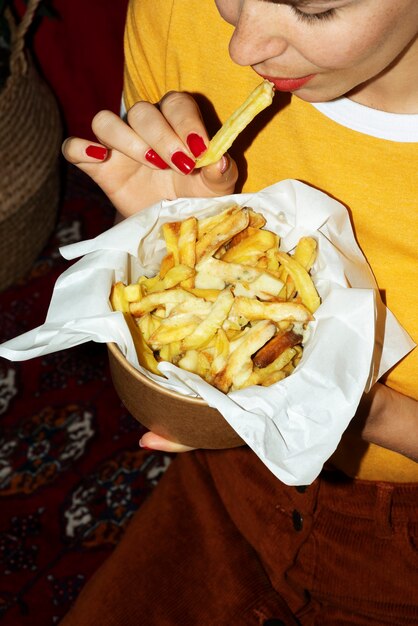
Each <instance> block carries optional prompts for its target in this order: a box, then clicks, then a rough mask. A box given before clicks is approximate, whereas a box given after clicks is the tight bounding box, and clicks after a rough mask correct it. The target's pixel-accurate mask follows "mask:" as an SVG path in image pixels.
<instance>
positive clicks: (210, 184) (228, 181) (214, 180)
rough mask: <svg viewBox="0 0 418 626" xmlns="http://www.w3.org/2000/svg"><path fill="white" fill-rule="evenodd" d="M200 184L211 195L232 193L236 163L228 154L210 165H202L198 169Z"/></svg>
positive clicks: (235, 177) (236, 175)
mask: <svg viewBox="0 0 418 626" xmlns="http://www.w3.org/2000/svg"><path fill="white" fill-rule="evenodd" d="M200 177H201V181H202V185H203V186H204V187H205V188H206V190H207V191H208V192H209V193H210V195H213V196H222V195H228V194H230V193H233V191H234V187H235V183H236V182H237V179H238V168H237V165H236V163H235V161H234V159H232V158H231V157H230V156H229V154H224V156H223V157H222V158H221V159H220V160H219V161H218V162H217V163H213V164H212V165H207V166H206V167H202V169H201V170H200Z"/></svg>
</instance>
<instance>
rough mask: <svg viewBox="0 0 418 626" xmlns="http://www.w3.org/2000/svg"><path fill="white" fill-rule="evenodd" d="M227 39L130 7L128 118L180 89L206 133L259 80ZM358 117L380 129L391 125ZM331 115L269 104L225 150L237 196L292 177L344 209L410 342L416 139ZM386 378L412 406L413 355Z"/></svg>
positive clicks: (338, 460) (381, 459)
mask: <svg viewBox="0 0 418 626" xmlns="http://www.w3.org/2000/svg"><path fill="white" fill-rule="evenodd" d="M232 32H233V29H232V26H230V25H229V24H227V23H226V22H224V21H223V20H222V18H221V17H220V16H219V14H218V12H217V9H216V6H215V2H214V0H188V1H187V2H185V0H131V3H130V7H129V9H128V16H127V25H126V32H125V81H124V99H125V104H126V107H127V109H129V108H130V107H131V106H132V105H133V104H134V103H135V102H136V101H137V100H149V101H151V102H158V101H159V100H160V99H161V97H162V96H163V95H164V94H165V93H166V92H167V91H170V90H179V91H188V92H190V93H192V94H193V95H194V96H195V97H196V99H197V101H198V103H199V105H200V107H201V110H202V113H203V118H204V120H205V123H206V125H207V128H208V131H209V134H213V133H214V132H215V131H216V130H217V129H218V128H219V126H220V124H221V122H223V121H224V120H225V119H226V118H227V117H228V116H229V115H230V114H231V112H233V111H234V110H235V109H236V108H237V107H238V106H239V105H240V104H241V103H242V102H243V101H244V99H245V98H246V97H247V96H248V94H249V92H250V91H251V90H252V89H253V88H254V87H255V86H256V85H257V84H258V83H259V82H260V77H259V76H257V75H256V74H255V72H254V71H253V70H251V69H250V68H248V67H239V66H237V65H235V64H234V63H233V62H232V61H231V59H230V58H229V55H228V43H229V39H230V37H231V35H232ZM345 104H347V105H348V106H349V107H350V106H354V107H359V106H360V105H355V103H350V101H348V100H346V101H345ZM342 107H343V110H344V101H343V102H342ZM361 109H362V110H363V113H364V114H366V117H367V116H368V115H369V114H370V115H372V114H373V115H374V117H373V118H372V121H373V120H374V119H375V117H376V116H377V118H378V122H379V123H380V122H382V124H383V126H385V125H389V126H390V125H391V122H392V121H393V122H394V123H395V122H399V118H400V117H401V116H393V115H392V116H391V115H390V114H383V113H381V112H373V111H372V110H371V109H366V107H361ZM337 113H338V115H339V114H340V109H338V110H337ZM338 115H337V116H336V119H331V118H330V116H329V114H328V113H326V114H324V111H323V110H322V109H321V107H320V106H318V107H316V106H313V105H312V104H310V103H306V102H304V101H302V100H300V99H299V98H297V97H294V96H293V97H290V96H289V95H287V94H276V96H275V98H274V103H273V105H272V106H271V107H269V108H268V109H267V110H266V111H264V112H263V113H261V114H260V115H259V116H258V117H257V118H256V119H255V120H254V121H253V122H252V123H251V124H250V126H249V127H248V128H247V129H246V130H245V131H244V132H243V133H242V135H240V137H239V138H238V139H237V141H236V142H235V143H234V145H233V147H232V148H231V150H230V153H231V155H232V156H233V157H234V158H235V160H236V161H237V163H238V166H239V170H240V173H241V175H240V179H239V181H238V185H237V188H236V190H237V191H238V192H240V191H244V192H251V191H257V190H259V189H262V188H263V187H266V186H268V185H271V184H273V183H275V182H277V181H279V180H284V179H287V178H294V179H298V180H301V181H303V182H306V183H308V184H310V185H313V186H314V187H317V188H319V189H321V190H322V191H324V192H326V193H328V194H329V195H331V196H333V197H334V198H336V199H337V200H339V201H340V202H342V203H343V204H344V205H345V206H346V207H347V208H348V210H349V212H350V216H351V218H352V222H353V225H354V230H355V234H356V237H357V240H358V242H359V244H360V247H361V248H362V251H363V253H364V254H365V256H366V258H367V259H368V261H369V263H370V265H371V267H372V269H373V272H374V274H375V277H376V280H377V283H378V285H379V288H380V291H381V294H382V296H383V298H384V301H385V303H386V304H387V306H388V307H389V309H391V311H392V312H393V313H394V314H395V316H396V317H397V319H398V320H399V322H400V323H401V324H402V325H403V326H404V328H405V329H406V330H407V331H408V333H409V334H410V335H411V336H412V338H413V339H414V340H415V341H417V339H418V289H417V288H416V270H417V262H416V260H417V253H416V250H417V243H418V242H417V232H418V166H417V165H418V158H417V157H418V141H417V139H415V141H414V142H411V141H408V140H404V139H401V140H398V138H397V137H395V139H396V140H393V139H392V138H391V139H387V138H379V136H377V137H376V136H371V134H367V131H364V130H363V131H362V132H360V131H359V130H353V129H352V128H348V127H346V125H344V123H340V122H341V120H340V119H339V118H338ZM331 117H332V115H331ZM395 118H396V119H395ZM405 119H407V118H406V117H405V118H404V120H405ZM388 120H389V124H388ZM401 121H402V120H401ZM366 122H367V120H366ZM378 125H379V124H378ZM395 126H396V124H395ZM372 134H373V133H372ZM385 380H386V383H387V384H388V385H389V386H390V387H392V388H393V389H395V390H397V391H400V392H402V393H404V394H406V395H409V396H411V397H413V398H415V399H418V385H417V382H418V350H417V349H415V350H413V351H412V352H411V353H410V354H409V355H408V356H406V357H405V358H404V359H403V360H402V361H401V362H400V363H399V364H397V365H396V367H394V368H393V369H392V371H391V372H390V373H389V374H388V375H387V376H386V377H385ZM394 419H396V416H394ZM417 427H418V424H417ZM348 446H349V447H348ZM332 460H333V462H334V463H335V464H336V465H338V467H340V468H341V469H343V470H344V471H346V472H347V473H348V474H349V475H356V476H358V477H360V478H365V479H370V480H393V481H416V480H418V464H416V463H414V462H413V461H411V460H409V459H407V458H406V457H404V456H402V455H399V454H396V453H394V452H391V451H389V450H386V449H384V448H381V447H379V446H376V445H373V444H371V445H367V444H360V442H357V444H356V443H352V444H351V443H350V444H349V443H348V442H347V441H343V442H342V443H341V445H340V447H339V449H338V450H337V452H336V453H335V455H334V456H333V459H332Z"/></svg>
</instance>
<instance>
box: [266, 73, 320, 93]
mask: <svg viewBox="0 0 418 626" xmlns="http://www.w3.org/2000/svg"><path fill="white" fill-rule="evenodd" d="M314 76H315V74H309V76H302V77H300V78H275V77H274V76H264V75H263V78H265V79H267V80H269V81H270V82H271V83H273V85H274V87H275V89H277V91H296V90H297V89H300V88H301V87H303V86H304V85H306V83H307V82H308V81H310V80H311V78H313V77H314Z"/></svg>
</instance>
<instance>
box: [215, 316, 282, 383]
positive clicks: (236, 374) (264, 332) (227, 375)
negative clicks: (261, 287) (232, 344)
mask: <svg viewBox="0 0 418 626" xmlns="http://www.w3.org/2000/svg"><path fill="white" fill-rule="evenodd" d="M275 332H276V327H275V325H274V324H272V323H271V322H270V321H269V320H266V319H264V320H261V321H260V322H258V323H257V324H255V325H254V326H253V327H252V328H251V329H250V330H249V331H248V332H247V333H246V335H245V337H244V338H243V339H242V341H241V342H240V343H239V345H238V347H236V348H235V350H234V351H233V352H232V354H230V356H229V359H228V362H227V364H226V367H225V368H224V369H223V370H221V371H220V372H219V373H218V374H217V375H216V376H215V378H214V382H215V385H216V387H217V388H218V389H220V390H221V391H223V392H224V393H227V392H228V391H229V389H230V387H231V386H233V387H234V388H237V389H239V388H240V386H241V385H242V384H244V383H245V381H246V379H247V378H248V377H249V376H250V375H251V373H252V371H253V362H252V360H251V355H252V354H254V352H257V350H258V349H259V348H261V346H263V345H264V344H265V343H266V342H267V341H268V340H269V339H270V338H271V337H272V336H273V335H274V333H275Z"/></svg>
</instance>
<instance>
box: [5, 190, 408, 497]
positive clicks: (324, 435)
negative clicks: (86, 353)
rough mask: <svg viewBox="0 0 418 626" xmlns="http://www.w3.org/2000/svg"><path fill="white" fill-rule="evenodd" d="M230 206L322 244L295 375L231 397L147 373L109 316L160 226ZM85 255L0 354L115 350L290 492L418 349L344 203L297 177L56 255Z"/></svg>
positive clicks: (171, 207)
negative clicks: (246, 449) (35, 321)
mask: <svg viewBox="0 0 418 626" xmlns="http://www.w3.org/2000/svg"><path fill="white" fill-rule="evenodd" d="M231 201H234V202H237V203H238V204H240V205H242V206H249V207H252V208H254V209H255V210H257V211H259V212H261V213H263V215H264V216H265V217H266V219H267V224H266V228H268V229H269V230H272V231H274V232H276V233H277V234H279V235H280V236H281V248H282V249H283V250H285V251H291V250H292V248H293V247H294V246H295V245H296V244H297V242H298V240H299V239H300V237H302V236H307V235H309V236H313V237H315V238H316V239H317V241H318V249H319V253H318V258H317V261H316V263H315V266H314V269H313V272H312V276H313V279H314V282H315V284H316V287H317V289H318V291H319V293H320V295H321V298H322V304H321V306H320V307H319V309H318V310H317V311H316V313H315V321H314V322H313V323H311V324H310V336H309V339H308V341H307V342H306V345H305V348H304V354H303V358H302V360H301V362H300V364H299V365H298V367H297V368H296V370H295V372H294V373H293V374H292V375H291V376H289V377H288V378H286V379H285V380H283V381H280V382H278V383H276V384H274V385H272V386H270V387H251V388H247V389H243V390H240V391H234V392H231V393H230V394H228V395H225V394H223V393H221V392H220V391H218V390H217V389H215V388H214V387H212V386H211V385H209V384H208V383H206V382H205V381H203V380H202V379H201V378H200V377H198V376H196V375H194V374H192V373H189V372H186V371H184V370H181V369H180V368H178V367H176V366H174V365H172V364H170V363H161V364H160V366H159V368H160V370H161V371H162V372H163V373H164V375H165V376H166V377H167V378H166V379H164V378H161V377H158V376H155V375H153V374H151V373H149V372H147V371H145V370H143V369H142V368H141V367H140V366H139V364H138V361H137V357H136V353H135V348H134V344H133V341H132V337H131V335H130V332H129V330H128V327H127V325H126V323H125V320H124V318H123V315H122V314H120V313H118V312H113V311H112V310H111V307H110V304H109V293H110V289H111V286H112V284H113V283H114V282H115V281H118V280H122V281H125V282H133V281H134V280H136V279H137V278H138V277H139V276H141V275H142V274H146V275H147V276H153V275H155V274H156V273H157V271H158V270H159V266H160V262H161V260H162V258H163V256H164V254H165V243H164V240H163V238H162V236H161V225H162V224H163V223H164V222H169V221H173V220H176V219H185V218H187V217H189V216H191V215H195V216H197V217H206V216H208V215H212V214H214V213H217V212H218V211H220V210H222V209H223V208H224V206H225V205H226V204H228V203H230V202H231ZM61 253H62V255H63V256H64V257H65V258H66V259H75V258H78V257H82V258H80V260H79V261H77V262H76V263H74V264H73V265H72V266H71V267H70V268H69V269H68V270H66V271H65V272H64V273H63V274H62V275H61V276H60V277H59V279H58V280H57V282H56V285H55V288H54V292H53V294H52V298H51V303H50V306H49V310H48V313H47V317H46V320H45V323H44V324H43V325H42V326H39V327H38V328H35V329H34V330H32V331H29V332H27V333H25V334H23V335H20V336H19V337H16V338H15V339H12V340H10V341H7V342H5V343H3V344H2V345H1V346H0V356H3V357H5V358H7V359H10V360H16V361H18V360H26V359H30V358H33V357H38V356H40V355H43V354H48V353H50V352H54V351H57V350H63V349H65V348H69V347H72V346H75V345H78V344H80V343H84V342H86V341H97V342H105V343H107V342H115V343H116V344H117V345H118V346H119V348H120V349H121V351H122V352H123V353H124V354H125V355H126V357H127V359H128V360H129V361H130V362H131V363H132V364H133V365H134V366H135V367H137V368H138V369H140V370H141V371H142V372H143V373H145V374H146V375H148V376H149V377H150V378H152V379H153V380H157V381H158V382H159V383H160V384H161V385H163V386H165V387H168V388H170V389H174V390H176V391H178V392H179V393H183V394H185V395H199V396H201V397H202V398H204V400H205V401H206V402H207V403H208V404H209V405H210V406H212V407H215V408H217V409H218V410H219V411H220V412H221V413H222V415H223V416H224V417H225V419H226V420H227V421H228V422H229V424H230V425H231V426H232V427H233V428H234V429H235V430H236V431H237V432H238V433H239V435H240V436H241V437H242V439H244V440H245V442H246V443H247V444H248V445H249V446H250V447H251V448H252V449H253V450H254V452H255V453H256V454H257V455H258V456H259V457H260V459H261V460H262V461H263V462H264V463H265V464H266V465H267V467H269V469H270V470H271V471H272V472H273V473H274V474H275V476H277V477H278V478H279V479H281V480H282V481H283V482H284V483H286V484H288V485H301V484H305V485H306V484H310V483H311V482H312V481H313V480H314V479H315V478H316V476H317V475H318V474H319V472H320V471H321V469H322V466H323V464H324V462H325V461H326V460H327V459H328V458H329V457H330V456H331V454H332V453H333V452H334V450H335V449H336V447H337V445H338V442H339V440H340V438H341V435H342V433H343V432H344V430H345V429H346V427H347V425H348V423H349V422H350V420H351V419H352V418H353V416H354V414H355V412H356V409H357V406H358V403H359V401H360V398H361V395H362V394H363V392H364V391H365V390H368V389H369V388H370V387H371V386H372V385H373V383H374V382H375V381H376V380H377V379H378V378H379V377H380V376H381V375H382V374H383V373H384V372H386V371H387V370H388V369H389V368H390V367H392V365H394V364H395V363H396V362H397V361H398V360H400V359H401V358H402V357H403V356H404V355H405V354H407V353H408V352H409V351H410V350H411V349H412V348H413V347H414V343H413V342H412V340H411V338H410V337H409V336H408V335H407V333H406V332H405V331H404V330H403V328H402V327H401V326H400V325H399V323H398V322H397V321H396V319H395V318H394V316H393V315H392V314H391V313H390V311H389V310H388V309H387V308H386V307H385V306H384V305H383V303H382V301H381V299H380V296H379V292H378V290H377V286H376V283H375V280H374V277H373V274H372V272H371V270H370V268H369V266H368V264H367V262H366V260H365V258H364V256H363V254H362V253H361V251H360V249H359V247H358V245H357V243H356V241H355V238H354V235H353V231H352V228H351V224H350V221H349V217H348V213H347V211H346V209H345V207H344V206H342V205H341V204H340V203H338V202H336V201H335V200H333V199H331V198H330V197H329V196H327V195H326V194H323V193H321V192H320V191H317V190H315V189H313V188H312V187H309V186H308V185H305V184H303V183H300V182H298V181H294V180H286V181H282V182H280V183H277V184H275V185H272V186H271V187H268V188H266V189H264V190H262V191H260V192H258V193H254V194H235V195H231V196H226V197H223V198H217V199H209V200H208V199H180V200H176V201H172V202H169V201H163V202H161V203H159V204H156V205H154V206H151V207H149V208H147V209H145V210H143V211H142V212H141V213H139V214H137V215H134V216H132V217H130V218H129V219H127V220H125V221H123V222H121V223H120V224H118V225H117V226H114V227H113V228H111V229H109V230H108V231H106V232H104V233H102V234H101V235H99V236H98V237H96V238H95V239H91V240H87V241H82V242H79V243H76V244H73V245H70V246H66V247H64V248H62V249H61Z"/></svg>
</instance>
